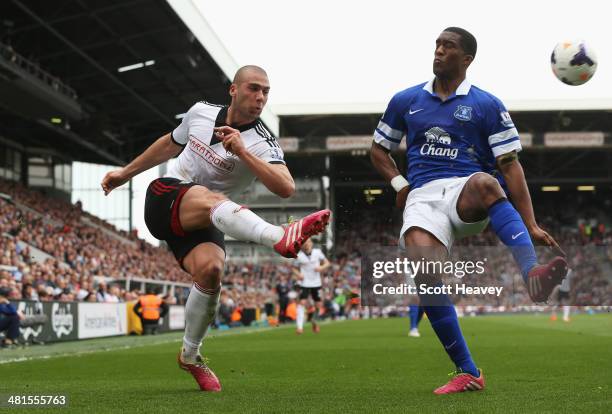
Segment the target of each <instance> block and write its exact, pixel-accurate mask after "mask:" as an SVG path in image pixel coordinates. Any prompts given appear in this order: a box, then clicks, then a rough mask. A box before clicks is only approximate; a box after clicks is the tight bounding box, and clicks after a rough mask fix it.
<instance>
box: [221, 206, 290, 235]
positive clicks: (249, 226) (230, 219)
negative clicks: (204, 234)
mask: <svg viewBox="0 0 612 414" xmlns="http://www.w3.org/2000/svg"><path fill="white" fill-rule="evenodd" d="M210 221H211V222H212V224H213V226H215V227H216V228H218V229H219V230H221V231H222V232H223V233H225V234H227V235H228V236H230V237H233V238H234V239H237V240H243V241H252V242H255V243H259V244H263V245H264V246H268V247H274V245H275V244H276V243H278V242H279V241H280V240H281V239H282V238H283V236H284V235H285V230H283V228H282V227H280V226H275V225H273V224H270V223H268V222H267V221H265V220H263V219H262V218H261V217H259V216H258V215H256V214H255V213H253V212H252V211H251V210H249V209H248V208H246V207H242V206H240V205H239V204H236V203H234V202H233V201H230V200H225V201H222V202H220V203H219V204H217V205H216V206H214V207H213V208H212V209H211V210H210Z"/></svg>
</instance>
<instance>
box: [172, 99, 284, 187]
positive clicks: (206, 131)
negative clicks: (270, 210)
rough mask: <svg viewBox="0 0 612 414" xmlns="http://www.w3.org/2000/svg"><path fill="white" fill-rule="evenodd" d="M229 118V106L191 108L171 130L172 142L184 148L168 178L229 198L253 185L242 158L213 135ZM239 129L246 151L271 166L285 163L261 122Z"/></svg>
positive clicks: (280, 152)
mask: <svg viewBox="0 0 612 414" xmlns="http://www.w3.org/2000/svg"><path fill="white" fill-rule="evenodd" d="M226 116H227V107H226V106H222V105H214V104H210V103H208V102H198V103H196V104H195V105H193V106H192V107H191V108H190V109H189V111H188V112H187V114H185V117H184V118H183V120H182V122H181V124H180V125H179V126H178V127H176V129H175V130H174V131H172V140H173V141H174V142H175V143H176V144H179V145H182V146H184V147H185V148H184V149H183V152H181V153H180V155H179V156H178V157H177V159H176V162H175V163H174V165H173V166H172V167H171V168H170V169H169V170H168V172H167V174H166V177H172V178H178V179H180V180H182V181H189V182H193V183H196V184H200V185H203V186H205V187H206V188H208V189H209V190H212V191H216V192H220V193H223V194H224V195H226V196H227V197H229V198H232V197H235V196H237V195H239V194H240V193H242V192H244V191H245V190H246V189H247V187H248V186H249V185H251V183H252V182H253V180H254V179H255V175H254V174H253V173H252V172H251V170H250V169H249V168H248V167H247V166H246V165H245V164H244V163H243V162H242V161H241V160H240V158H238V157H237V156H236V155H234V154H232V153H229V152H227V151H225V148H223V144H222V142H221V140H219V139H218V138H217V137H216V136H215V135H214V130H213V128H215V127H219V126H224V125H226V124H225V119H226ZM236 129H238V130H240V136H241V137H242V141H243V142H244V146H245V148H246V149H247V151H249V152H250V153H252V154H253V155H255V156H257V157H259V158H261V159H263V160H264V161H267V162H269V163H272V164H285V161H284V154H283V150H282V149H281V147H280V145H278V142H277V141H276V139H275V138H274V137H273V136H272V134H271V133H270V132H269V131H268V130H267V129H266V127H265V126H264V125H263V123H262V122H261V121H260V120H259V119H257V120H256V121H254V122H252V123H250V124H247V125H242V126H240V127H239V128H236Z"/></svg>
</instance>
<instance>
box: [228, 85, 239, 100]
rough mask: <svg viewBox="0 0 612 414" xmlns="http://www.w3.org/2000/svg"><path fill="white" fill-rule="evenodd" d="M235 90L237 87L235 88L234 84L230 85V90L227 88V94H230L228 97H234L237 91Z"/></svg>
mask: <svg viewBox="0 0 612 414" xmlns="http://www.w3.org/2000/svg"><path fill="white" fill-rule="evenodd" d="M237 89H238V86H236V84H235V83H232V84H231V85H230V88H229V94H230V96H231V97H232V98H233V97H234V96H236V90H237Z"/></svg>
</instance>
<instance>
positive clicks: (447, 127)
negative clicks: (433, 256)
mask: <svg viewBox="0 0 612 414" xmlns="http://www.w3.org/2000/svg"><path fill="white" fill-rule="evenodd" d="M404 137H406V157H407V161H408V162H407V165H408V171H407V177H406V178H407V179H408V182H409V183H410V186H411V187H412V188H418V187H421V186H422V185H423V184H425V183H427V182H429V181H432V180H437V179H441V178H449V177H465V176H468V175H470V174H472V173H475V172H479V171H482V172H486V173H489V174H492V175H493V176H495V177H496V178H497V179H498V180H500V182H501V184H502V185H504V183H503V179H502V177H501V175H500V174H498V172H497V169H496V162H495V157H498V156H500V155H502V154H505V153H508V152H511V151H517V152H518V151H520V150H521V143H520V140H519V135H518V131H517V130H516V128H515V126H514V124H513V122H512V119H511V118H510V114H508V111H507V110H506V108H505V107H504V104H503V103H502V102H501V101H500V100H499V99H497V98H496V97H495V96H493V95H491V94H490V93H488V92H485V91H483V90H482V89H479V88H477V87H475V86H472V85H470V84H469V82H468V81H467V80H464V81H463V82H462V83H461V85H459V87H458V88H457V91H456V92H455V94H453V95H451V96H450V97H449V98H448V99H447V100H446V101H444V102H443V101H442V100H441V99H440V98H439V97H438V96H437V95H436V94H435V92H434V91H433V80H431V81H429V82H427V83H422V84H420V85H417V86H414V87H412V88H408V89H406V90H403V91H401V92H399V93H397V94H396V95H395V96H394V97H393V98H392V99H391V102H389V106H388V107H387V110H386V111H385V113H384V114H383V116H382V118H381V120H380V122H379V123H378V127H377V128H376V130H375V131H374V141H375V142H376V143H378V144H380V145H382V146H383V147H385V148H387V149H390V150H392V149H396V148H397V147H398V146H399V144H400V143H401V141H402V139H403V138H404ZM504 187H505V186H504Z"/></svg>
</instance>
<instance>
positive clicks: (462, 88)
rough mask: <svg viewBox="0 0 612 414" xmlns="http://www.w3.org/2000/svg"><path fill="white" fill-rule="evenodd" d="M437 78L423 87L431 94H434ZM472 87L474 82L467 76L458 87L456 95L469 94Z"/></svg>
mask: <svg viewBox="0 0 612 414" xmlns="http://www.w3.org/2000/svg"><path fill="white" fill-rule="evenodd" d="M435 80H436V78H432V79H430V80H429V82H427V83H426V84H425V86H423V89H424V90H426V91H427V92H429V93H430V94H431V95H434V91H433V84H434V81H435ZM471 87H472V84H471V83H470V82H469V81H468V80H467V78H465V79H464V80H463V82H461V84H460V85H459V86H458V87H457V90H456V91H455V95H467V94H468V93H469V92H470V88H471Z"/></svg>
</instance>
